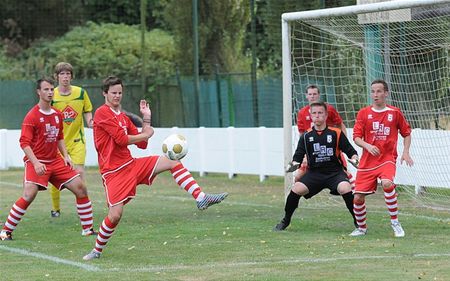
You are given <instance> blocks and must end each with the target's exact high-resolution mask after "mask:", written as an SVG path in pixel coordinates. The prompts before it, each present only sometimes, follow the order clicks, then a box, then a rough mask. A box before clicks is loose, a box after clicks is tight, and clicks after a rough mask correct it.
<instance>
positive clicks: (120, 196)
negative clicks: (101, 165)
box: [102, 156, 159, 206]
mask: <svg viewBox="0 0 450 281" xmlns="http://www.w3.org/2000/svg"><path fill="white" fill-rule="evenodd" d="M158 161H159V156H148V157H142V158H134V159H133V160H132V161H130V162H128V163H126V164H125V165H123V166H121V167H119V168H117V169H115V170H113V171H109V172H106V173H104V174H103V175H102V179H103V186H104V188H105V193H106V200H107V201H108V205H109V206H114V205H117V204H120V203H123V204H126V203H128V201H130V199H132V198H134V197H135V196H136V186H137V185H138V184H147V185H151V184H152V182H153V180H154V179H155V177H156V175H155V173H154V172H155V168H156V165H157V164H158Z"/></svg>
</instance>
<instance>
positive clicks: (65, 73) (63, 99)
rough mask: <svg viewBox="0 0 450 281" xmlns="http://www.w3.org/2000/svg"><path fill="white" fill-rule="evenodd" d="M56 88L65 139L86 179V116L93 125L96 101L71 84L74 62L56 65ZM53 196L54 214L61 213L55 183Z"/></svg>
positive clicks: (73, 161)
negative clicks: (93, 111)
mask: <svg viewBox="0 0 450 281" xmlns="http://www.w3.org/2000/svg"><path fill="white" fill-rule="evenodd" d="M54 75H55V79H56V80H57V81H58V87H56V88H55V92H54V97H53V103H52V105H53V106H54V107H55V108H56V109H58V110H60V111H61V112H62V114H63V118H64V120H63V121H64V123H63V124H64V142H65V144H66V147H67V152H68V154H69V156H70V158H71V159H72V163H73V164H74V168H75V169H76V170H77V171H78V172H79V173H80V176H81V178H82V180H83V181H84V180H85V171H84V162H85V159H86V140H85V137H84V124H83V117H84V120H85V121H86V124H87V126H88V127H89V128H92V125H93V119H92V103H91V100H90V99H89V96H88V93H87V92H86V90H85V89H83V88H81V87H77V86H73V85H71V81H72V79H73V77H74V76H73V67H72V65H71V64H70V63H67V62H60V63H58V64H57V65H56V67H55V73H54ZM50 194H51V197H52V210H51V215H52V217H59V216H60V212H61V211H60V196H61V194H60V191H59V190H58V189H56V188H55V187H54V186H52V187H51V188H50Z"/></svg>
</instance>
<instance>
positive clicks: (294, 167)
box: [286, 161, 300, 173]
mask: <svg viewBox="0 0 450 281" xmlns="http://www.w3.org/2000/svg"><path fill="white" fill-rule="evenodd" d="M298 167H300V163H298V162H296V161H292V162H290V163H289V164H288V165H287V167H286V173H292V172H294V171H295V170H297V169H298Z"/></svg>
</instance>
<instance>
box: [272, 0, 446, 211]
mask: <svg viewBox="0 0 450 281" xmlns="http://www.w3.org/2000/svg"><path fill="white" fill-rule="evenodd" d="M368 1H370V2H377V3H369V4H360V5H353V6H347V7H339V8H330V9H320V10H313V11H304V12H290V13H284V14H283V15H282V17H281V21H282V62H283V64H282V69H283V136H284V166H285V167H286V166H287V165H288V163H289V162H290V161H291V160H292V155H293V151H294V149H295V147H296V144H297V140H298V131H297V127H296V125H295V124H296V113H297V111H298V110H299V109H300V108H301V107H303V106H305V105H306V104H307V101H306V99H305V95H304V92H305V88H306V86H307V85H309V84H316V85H317V86H318V87H319V89H320V91H321V97H322V100H324V101H326V102H328V103H330V104H331V105H333V106H334V107H335V108H336V109H337V110H338V112H339V113H340V114H341V116H342V117H343V119H344V123H345V125H346V126H347V128H348V129H349V130H348V132H349V136H350V137H349V138H351V133H352V129H351V128H353V125H354V122H355V118H356V114H357V112H358V111H359V109H361V108H362V107H364V106H367V105H369V104H370V103H371V101H370V82H371V81H373V80H375V79H380V78H381V79H384V80H386V81H387V82H388V84H389V86H390V89H389V90H390V97H389V98H390V100H389V103H390V104H392V105H394V106H397V107H399V108H401V109H402V111H403V112H404V114H405V116H406V118H407V119H408V121H409V122H410V124H411V126H412V127H413V140H412V147H411V154H412V156H413V158H414V160H416V163H415V165H414V167H412V168H409V167H408V168H406V167H405V166H404V165H401V166H398V169H397V175H396V181H397V182H398V183H399V184H401V185H405V186H413V187H414V186H416V188H415V189H414V188H413V192H412V193H414V190H419V189H418V188H417V187H418V186H425V187H427V188H428V187H430V188H436V190H439V191H437V192H438V193H439V195H438V196H437V197H442V198H445V200H447V201H446V202H447V203H448V200H449V199H450V194H449V195H446V194H447V193H450V157H448V155H450V70H449V69H450V57H449V47H450V0H408V1H405V0H393V1H385V2H380V0H358V3H367V2H368ZM401 146H402V139H401V138H399V153H401V151H402V147H401ZM355 148H356V147H355ZM360 151H361V150H359V152H360ZM444 155H445V156H444ZM399 158H400V157H399ZM292 180H293V179H292V174H286V177H285V193H286V195H287V194H288V192H289V190H290V188H291V185H292ZM427 191H428V189H427ZM435 192H436V191H435ZM433 200H435V199H433Z"/></svg>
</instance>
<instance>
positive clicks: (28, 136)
mask: <svg viewBox="0 0 450 281" xmlns="http://www.w3.org/2000/svg"><path fill="white" fill-rule="evenodd" d="M30 112H31V111H30ZM30 112H29V113H28V114H27V115H26V116H25V118H24V119H23V123H22V130H21V133H20V139H19V143H20V147H21V148H22V149H23V148H25V147H27V146H31V142H32V140H33V137H34V131H35V127H34V122H33V115H32V114H31V113H30Z"/></svg>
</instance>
